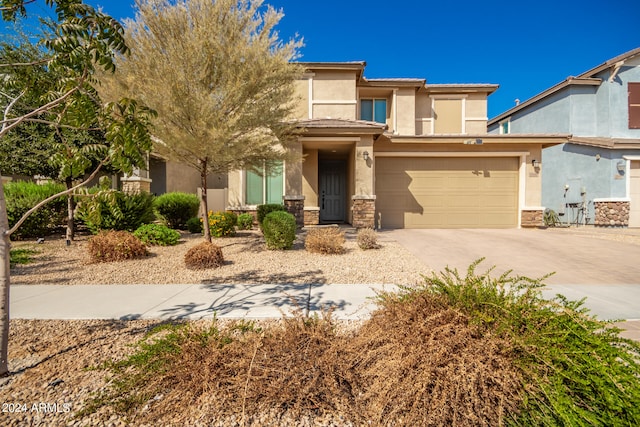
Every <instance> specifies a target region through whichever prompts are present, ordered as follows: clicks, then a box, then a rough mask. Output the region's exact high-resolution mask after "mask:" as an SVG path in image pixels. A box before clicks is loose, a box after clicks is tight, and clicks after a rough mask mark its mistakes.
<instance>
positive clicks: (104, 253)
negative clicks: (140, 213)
mask: <svg viewBox="0 0 640 427" xmlns="http://www.w3.org/2000/svg"><path fill="white" fill-rule="evenodd" d="M88 250H89V256H90V258H91V260H92V261H93V262H111V261H122V260H126V259H134V258H141V257H144V256H146V255H147V254H148V251H147V247H146V246H145V245H144V243H142V242H141V241H140V239H138V238H137V237H136V236H134V235H133V234H131V233H129V232H127V231H115V230H110V231H101V232H99V233H98V234H96V235H95V236H93V237H92V238H91V239H89V243H88Z"/></svg>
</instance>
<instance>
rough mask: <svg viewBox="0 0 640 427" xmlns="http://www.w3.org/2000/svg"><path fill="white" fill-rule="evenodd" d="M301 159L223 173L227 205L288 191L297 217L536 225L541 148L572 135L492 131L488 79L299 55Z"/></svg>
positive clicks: (365, 223)
mask: <svg viewBox="0 0 640 427" xmlns="http://www.w3.org/2000/svg"><path fill="white" fill-rule="evenodd" d="M303 65H304V67H305V69H306V73H305V74H304V77H303V78H302V79H301V80H299V81H298V82H297V88H298V93H299V99H300V103H299V105H298V108H297V117H295V119H296V120H298V123H299V126H300V127H301V128H303V129H304V132H303V133H302V134H301V135H300V136H299V137H298V142H299V145H297V150H299V153H300V154H302V158H303V160H302V161H301V162H299V163H296V164H284V165H282V167H280V168H276V170H272V171H266V173H265V174H255V173H253V172H250V171H234V172H232V173H230V174H229V176H228V208H229V209H232V210H236V211H251V210H254V209H255V208H256V205H258V204H261V203H273V202H275V203H281V202H284V204H285V205H286V207H287V209H288V210H289V211H290V212H292V213H293V214H294V215H295V216H296V218H297V220H298V222H299V224H301V225H302V224H305V225H312V224H321V223H340V222H345V223H350V224H352V225H353V226H355V227H380V228H508V227H519V226H532V225H539V224H541V220H542V211H543V209H544V208H543V207H542V201H541V185H542V172H541V170H540V168H538V167H537V166H534V164H535V162H534V160H535V161H537V162H539V161H540V159H541V155H542V149H543V148H544V147H548V146H552V145H555V144H560V143H564V142H566V141H567V140H568V135H545V136H541V135H516V134H507V135H499V134H496V135H489V134H487V131H486V129H487V97H488V96H489V95H490V94H491V93H492V92H494V91H495V90H496V89H497V85H493V84H428V83H426V81H425V80H423V79H413V78H402V79H395V78H394V79H391V78H390V79H367V78H366V77H364V71H365V66H366V64H365V63H364V62H338V63H304V64H303Z"/></svg>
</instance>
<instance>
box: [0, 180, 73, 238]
mask: <svg viewBox="0 0 640 427" xmlns="http://www.w3.org/2000/svg"><path fill="white" fill-rule="evenodd" d="M65 189H66V188H65V186H64V185H62V184H55V183H47V184H42V185H40V184H36V183H35V182H27V181H15V182H8V183H6V184H5V185H4V195H5V199H6V203H7V215H8V217H9V227H13V226H14V224H16V223H17V222H18V221H19V220H20V218H22V216H23V215H24V214H25V213H26V212H27V211H28V210H29V209H31V208H32V207H34V206H35V205H37V204H38V203H40V202H41V201H43V200H44V199H46V198H48V197H51V196H53V195H54V194H56V193H59V192H61V191H64V190H65ZM66 215H67V198H66V196H61V197H58V198H56V199H55V200H52V201H50V202H49V203H47V204H46V205H45V206H43V207H42V208H40V209H38V210H37V211H35V212H34V213H32V214H31V215H30V216H29V218H27V220H26V221H25V222H23V223H22V225H21V226H20V227H19V228H18V230H16V232H15V233H14V234H13V235H12V238H16V239H24V238H27V237H42V236H45V235H47V234H49V233H50V232H51V231H52V229H53V228H55V227H57V226H61V225H64V224H65V223H66V222H65V218H66Z"/></svg>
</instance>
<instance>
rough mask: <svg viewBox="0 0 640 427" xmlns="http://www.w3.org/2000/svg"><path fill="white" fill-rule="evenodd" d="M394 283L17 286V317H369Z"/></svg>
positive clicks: (13, 296)
mask: <svg viewBox="0 0 640 427" xmlns="http://www.w3.org/2000/svg"><path fill="white" fill-rule="evenodd" d="M394 289H395V286H393V285H375V284H374V285H369V284H367V285H354V284H337V285H336V284H332V285H326V284H322V285H298V284H285V285H248V284H247V285H229V284H223V285H220V284H215V285H186V284H185V285H86V286H82V285H17V286H16V285H14V286H11V318H12V319H201V318H210V317H213V316H214V315H215V316H217V317H219V318H247V319H264V318H279V317H282V315H283V314H284V315H288V314H290V313H291V312H292V311H293V310H295V309H296V308H299V309H301V310H303V312H305V313H307V312H308V313H311V314H313V313H320V312H321V311H322V310H323V309H326V308H329V307H333V308H334V312H333V315H334V317H335V318H337V319H344V320H357V319H365V318H367V317H368V316H369V314H370V312H371V310H372V309H373V308H374V307H375V303H374V301H373V298H374V297H375V296H376V292H378V291H382V290H387V291H390V290H394Z"/></svg>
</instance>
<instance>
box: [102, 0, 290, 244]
mask: <svg viewBox="0 0 640 427" xmlns="http://www.w3.org/2000/svg"><path fill="white" fill-rule="evenodd" d="M136 4H137V6H138V12H137V14H136V18H135V20H129V21H126V22H125V28H126V38H127V44H128V45H129V47H130V48H131V55H129V56H127V57H123V56H120V57H118V70H117V72H116V73H115V74H114V75H113V79H109V78H105V79H103V80H104V82H103V85H102V86H101V88H102V90H103V91H104V92H105V93H107V94H110V93H113V92H116V93H117V92H119V91H120V90H121V89H122V88H125V89H126V90H127V91H128V93H130V96H134V97H136V98H139V99H141V100H142V101H144V103H145V104H146V105H148V106H149V107H151V108H153V109H154V110H156V111H157V112H158V118H157V120H156V121H155V122H154V126H155V129H156V131H155V135H156V136H157V139H156V141H155V142H156V143H155V145H154V150H156V151H158V152H160V153H161V154H163V155H164V156H166V157H168V158H170V159H172V160H175V161H178V162H180V163H183V164H186V165H189V166H191V167H192V168H194V169H195V170H197V171H198V172H199V174H200V177H201V190H202V199H201V201H200V212H201V214H202V215H203V224H204V235H205V239H206V240H208V241H210V240H211V233H210V230H209V224H208V221H207V218H206V216H207V212H208V206H207V200H206V188H207V175H208V174H211V173H227V172H229V171H232V170H238V169H243V168H256V169H262V167H263V166H264V164H265V163H270V162H274V161H279V160H283V159H285V158H288V159H292V157H293V154H292V153H293V151H292V150H289V148H290V144H291V142H292V141H293V138H292V136H293V134H294V132H295V126H294V123H293V122H292V121H291V120H289V119H290V118H291V117H292V111H293V107H294V84H295V83H294V82H295V80H296V78H298V77H299V75H300V73H301V69H300V67H299V66H297V65H295V64H292V63H291V61H292V60H293V59H295V58H296V57H297V49H298V48H299V47H300V46H301V42H300V41H296V40H290V41H288V42H286V43H283V42H282V41H281V40H280V39H279V38H278V33H277V32H276V31H275V27H276V25H277V24H278V22H279V21H280V19H281V18H282V16H283V14H282V12H280V11H276V10H274V9H273V8H271V7H267V6H263V4H262V1H261V0H255V1H248V0H217V1H211V0H177V1H169V0H138V1H136Z"/></svg>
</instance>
